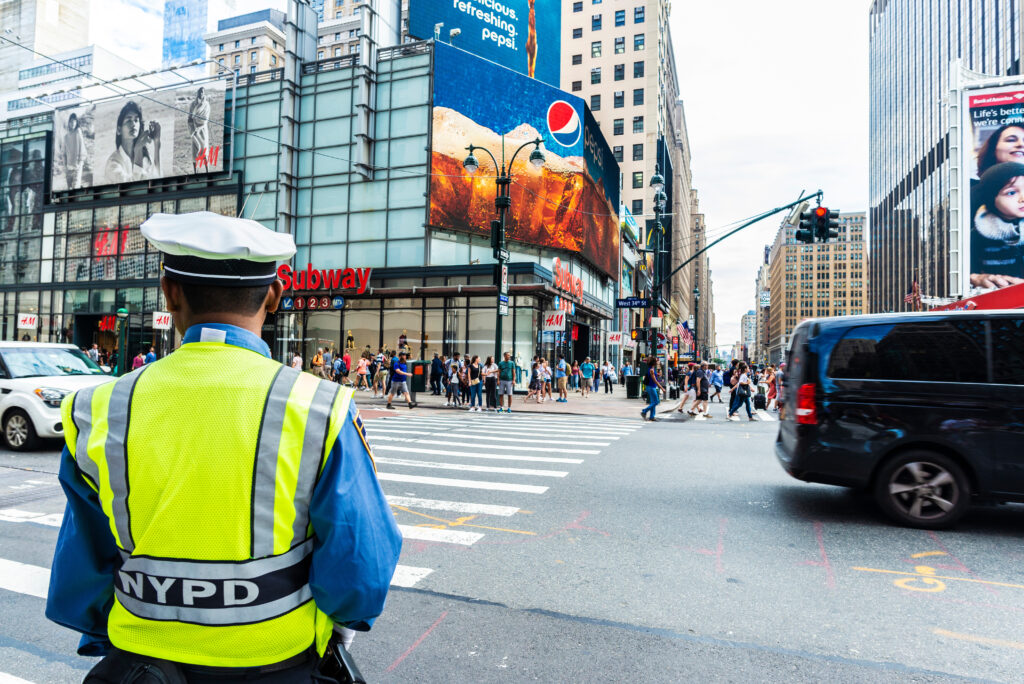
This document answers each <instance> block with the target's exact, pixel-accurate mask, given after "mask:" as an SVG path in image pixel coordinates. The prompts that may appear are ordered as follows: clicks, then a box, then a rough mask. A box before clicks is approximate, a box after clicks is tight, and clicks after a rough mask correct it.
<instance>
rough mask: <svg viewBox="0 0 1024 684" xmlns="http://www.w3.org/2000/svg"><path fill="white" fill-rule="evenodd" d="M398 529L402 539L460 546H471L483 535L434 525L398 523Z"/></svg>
mask: <svg viewBox="0 0 1024 684" xmlns="http://www.w3.org/2000/svg"><path fill="white" fill-rule="evenodd" d="M398 529H399V531H401V533H402V538H403V539H416V540H418V541H432V542H444V543H446V544H459V545H460V546H472V545H473V544H475V543H477V542H478V541H480V540H481V539H483V537H484V535H482V534H480V533H479V532H459V531H458V530H439V529H437V528H436V527H415V526H413V525H399V526H398Z"/></svg>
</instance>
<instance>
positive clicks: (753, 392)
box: [640, 358, 786, 421]
mask: <svg viewBox="0 0 1024 684" xmlns="http://www.w3.org/2000/svg"><path fill="white" fill-rule="evenodd" d="M647 363H648V369H647V373H646V374H645V376H644V380H643V387H644V393H645V396H646V397H647V400H648V403H647V406H646V407H645V408H644V409H643V410H641V411H640V415H641V416H642V417H643V418H644V419H645V420H650V421H656V420H657V418H656V413H657V406H658V404H660V403H661V392H663V391H665V384H664V382H665V381H664V380H663V379H662V377H661V375H660V373H659V371H658V368H657V365H658V364H657V362H656V360H655V359H654V358H650V359H648V360H647ZM785 367H786V364H785V363H782V364H780V365H779V366H778V367H776V366H775V365H769V366H764V367H761V368H758V367H756V366H748V365H747V364H746V363H745V362H743V361H739V360H738V359H734V360H733V361H732V363H731V364H730V365H729V366H728V367H723V368H719V366H718V364H713V363H708V362H706V361H702V362H698V363H689V364H687V365H686V366H685V367H683V368H679V369H673V368H671V367H670V368H669V372H670V373H672V374H673V379H674V380H675V381H676V382H677V384H678V385H679V388H680V391H681V395H682V396H681V400H680V402H679V407H678V408H677V409H676V411H677V412H678V413H683V412H684V411H685V412H686V413H688V414H689V415H691V416H694V417H698V416H700V417H703V418H711V417H712V415H711V410H710V405H711V404H712V403H714V402H715V400H716V399H717V400H718V403H720V404H724V403H725V402H724V401H723V400H722V390H723V389H724V388H725V387H726V386H728V387H729V408H728V411H727V413H726V419H727V420H740V418H739V416H738V415H737V414H738V413H739V411H740V409H745V410H746V414H747V420H749V421H756V420H757V419H756V418H754V410H759V409H763V410H768V411H775V412H777V413H779V418H780V419H782V418H784V417H785V402H784V397H783V387H784V385H783V379H784V375H785ZM752 401H753V409H752V408H751V402H752Z"/></svg>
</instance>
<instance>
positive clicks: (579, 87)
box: [572, 81, 583, 93]
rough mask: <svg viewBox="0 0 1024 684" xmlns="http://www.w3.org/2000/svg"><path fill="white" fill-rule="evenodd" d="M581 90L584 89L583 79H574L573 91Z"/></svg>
mask: <svg viewBox="0 0 1024 684" xmlns="http://www.w3.org/2000/svg"><path fill="white" fill-rule="evenodd" d="M581 90H583V81H573V82H572V92H574V93H578V92H580V91H581Z"/></svg>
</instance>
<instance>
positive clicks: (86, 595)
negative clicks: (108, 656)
mask: <svg viewBox="0 0 1024 684" xmlns="http://www.w3.org/2000/svg"><path fill="white" fill-rule="evenodd" d="M200 340H202V341H204V342H211V341H214V342H223V343H224V344H229V345H232V346H236V347H242V348H244V349H249V350H250V351H254V352H257V353H259V354H262V355H263V356H266V357H267V358H270V348H269V347H268V346H267V344H266V343H265V342H264V341H263V340H261V339H260V338H259V337H257V336H256V335H254V334H253V333H251V332H249V331H248V330H243V329H242V328H238V327H235V326H232V325H224V324H211V323H204V324H203V325H201V326H198V325H197V326H193V327H191V328H189V329H188V330H187V331H186V332H185V337H184V339H183V340H182V344H189V343H191V342H198V341H200ZM58 477H59V480H60V483H61V486H62V487H63V488H64V493H65V494H66V495H67V499H68V504H67V508H66V509H65V512H64V522H63V524H62V525H61V528H60V534H59V536H58V538H57V548H56V550H55V551H54V555H53V566H52V568H51V572H50V589H49V594H48V597H47V600H46V617H48V618H49V619H50V620H53V621H54V622H56V623H58V624H60V625H63V626H65V627H68V628H69V629H73V630H75V631H77V632H81V633H82V639H81V641H80V642H79V646H78V653H79V654H80V655H85V656H99V655H104V654H105V653H106V652H107V650H108V649H109V648H110V642H109V640H108V639H107V616H108V615H109V614H110V609H111V607H112V606H113V603H114V573H115V572H116V571H117V570H118V569H119V568H120V567H121V558H120V554H119V552H118V550H117V545H116V544H115V543H114V536H113V534H111V532H110V523H109V522H108V521H107V517H106V515H105V514H104V513H103V510H102V508H101V507H100V503H99V498H98V496H97V494H96V492H94V491H93V490H92V488H90V487H89V485H87V484H86V483H85V480H84V479H83V478H82V473H81V471H80V470H79V469H78V464H77V463H75V459H74V458H73V457H72V456H71V452H69V451H68V449H67V447H66V446H65V447H64V453H63V455H62V456H61V462H60V473H59V476H58ZM309 512H310V522H312V524H313V533H314V537H315V541H314V543H313V544H314V546H313V554H312V565H311V568H310V572H309V586H310V589H311V590H312V593H313V600H314V601H315V602H316V605H317V607H318V608H319V609H320V610H322V611H323V612H325V613H327V614H328V615H330V616H331V618H332V619H334V621H335V622H337V623H339V624H341V625H344V626H346V627H350V628H352V629H357V630H364V631H365V630H368V629H370V626H371V625H372V624H373V621H374V619H375V618H376V616H377V615H379V614H380V612H381V610H382V609H383V607H384V597H385V596H386V595H387V591H388V587H389V586H390V583H391V577H392V575H393V574H394V572H395V565H396V564H397V563H398V555H399V552H400V551H401V548H402V536H401V533H400V532H399V531H398V526H397V525H396V524H395V519H394V516H393V515H392V514H391V509H390V507H389V505H388V502H387V499H385V498H384V493H383V492H382V491H381V489H380V484H379V483H378V481H377V476H376V473H375V472H374V467H373V462H372V460H371V458H370V451H369V447H368V446H367V443H366V436H365V432H364V430H363V427H362V422H361V421H360V419H359V414H358V411H357V410H356V407H355V402H352V404H351V405H350V406H349V412H348V417H347V419H346V421H345V425H344V426H343V427H342V429H341V431H340V432H339V433H338V438H337V440H336V441H335V442H334V445H333V446H332V448H331V451H330V455H329V456H328V458H327V463H326V465H325V466H324V470H323V473H322V475H321V477H320V479H319V481H318V482H317V484H316V488H315V489H314V490H313V498H312V500H311V501H310V506H309Z"/></svg>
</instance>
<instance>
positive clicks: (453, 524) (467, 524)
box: [391, 505, 537, 536]
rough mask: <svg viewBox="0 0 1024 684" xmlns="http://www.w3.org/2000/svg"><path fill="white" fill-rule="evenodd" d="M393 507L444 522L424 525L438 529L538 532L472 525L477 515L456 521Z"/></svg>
mask: <svg viewBox="0 0 1024 684" xmlns="http://www.w3.org/2000/svg"><path fill="white" fill-rule="evenodd" d="M391 507H392V508H394V509H397V510H399V511H405V512H406V513H411V514H412V515H418V516H420V517H422V518H426V519H428V520H434V521H436V522H439V523H442V524H441V525H430V524H424V525H423V527H435V528H438V529H444V528H446V527H476V528H479V529H481V530H492V531H494V532H511V533H513V534H528V535H530V536H536V534H537V533H536V532H528V531H526V530H510V529H508V528H506V527H488V526H487V525H472V524H470V522H469V521H470V520H472V519H473V518H475V517H476V516H475V515H467V516H465V517H461V518H456V519H455V520H454V521H452V520H445V519H444V518H437V517H434V516H432V515H427V514H426V513H420V512H419V511H413V510H410V509H408V508H406V507H405V506H395V505H392V506H391Z"/></svg>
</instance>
